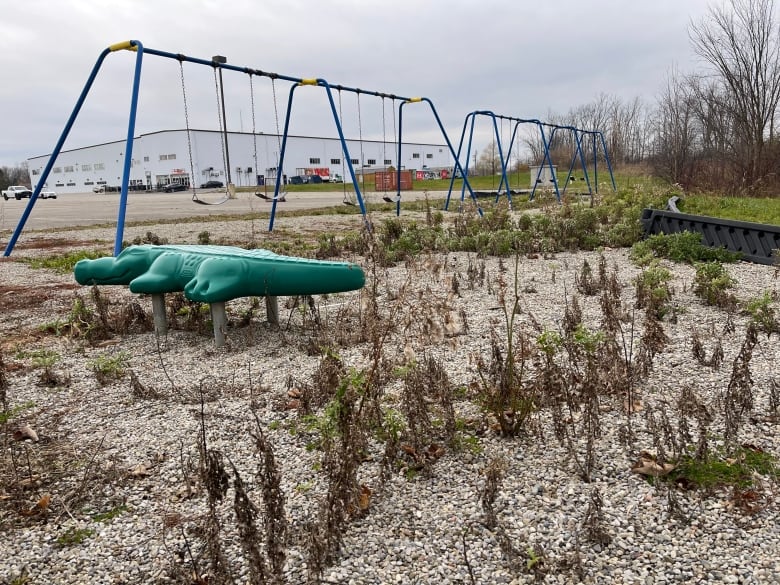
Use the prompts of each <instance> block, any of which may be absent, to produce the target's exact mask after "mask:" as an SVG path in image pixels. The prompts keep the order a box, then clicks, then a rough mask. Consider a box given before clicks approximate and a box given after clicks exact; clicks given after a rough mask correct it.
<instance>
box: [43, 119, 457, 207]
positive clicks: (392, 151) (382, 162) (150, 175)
mask: <svg viewBox="0 0 780 585" xmlns="http://www.w3.org/2000/svg"><path fill="white" fill-rule="evenodd" d="M224 136H225V135H224V134H223V133H221V132H219V131H215V130H190V140H189V144H188V140H187V131H186V130H161V131H159V132H151V133H149V134H142V135H140V136H138V137H137V138H135V139H134V140H133V160H132V164H131V168H130V177H129V185H130V188H131V189H133V190H149V191H154V190H158V189H162V188H164V187H165V186H166V185H168V184H170V183H181V184H184V185H188V186H189V185H192V184H194V185H195V186H198V187H199V186H200V185H202V184H204V183H206V182H207V181H211V180H216V181H220V182H222V183H225V184H227V183H228V181H227V175H228V173H227V169H226V167H225V158H226V157H225V154H226V153H225V150H226V149H225V148H224V144H225V141H224ZM280 142H281V140H280V137H279V136H277V135H276V134H256V135H253V134H251V133H244V132H228V133H227V154H228V157H229V160H230V179H231V181H232V182H233V183H234V184H235V185H236V186H238V187H241V186H251V185H260V184H263V183H264V182H266V183H271V182H273V181H274V180H275V178H276V175H277V172H276V165H277V163H278V158H279V150H280V148H279V146H280ZM125 144H126V142H125V141H124V140H118V141H116V142H108V143H105V144H97V145H94V146H87V147H84V148H77V149H73V150H67V151H62V152H61V153H60V155H59V156H58V157H57V161H56V163H55V166H54V167H53V168H52V171H51V173H50V174H49V176H48V178H47V180H46V184H45V185H44V187H45V188H46V189H48V190H52V191H56V192H58V193H83V192H90V191H93V190H95V189H96V188H99V187H103V188H105V189H106V190H113V189H118V187H119V186H120V185H121V181H122V172H123V167H124V150H125ZM347 146H348V148H349V152H350V158H351V159H352V164H353V166H354V169H355V172H356V173H360V172H366V173H368V172H373V171H375V170H385V169H386V168H387V167H391V166H392V167H394V168H398V166H399V164H398V161H396V158H397V156H398V153H397V144H396V143H393V142H382V141H372V140H362V141H359V140H347ZM190 150H191V151H192V156H191V157H190ZM361 152H362V159H363V160H362V161H361V160H360V157H361ZM49 157H50V155H45V156H38V157H34V158H31V159H29V160H28V165H29V172H30V182H31V184H32V186H33V187H35V186H36V185H37V184H38V180H39V178H40V177H41V174H42V173H43V170H44V168H45V167H46V164H47V163H48V161H49ZM343 158H344V157H343V152H342V147H341V142H340V141H339V140H338V139H337V138H318V137H309V136H288V138H287V145H286V149H285V157H284V168H283V169H282V174H283V175H284V177H285V178H289V177H292V176H294V175H299V174H304V173H302V172H300V171H301V170H303V169H312V168H319V169H323V168H327V169H329V170H330V175H331V177H333V176H334V175H341V176H342V177H344V178H345V180H346V181H347V182H349V180H350V179H349V169H348V167H347V166H346V165H345V164H344V163H345V161H344V160H343ZM453 164H454V163H453V158H452V156H451V155H450V152H449V149H448V148H447V146H446V145H444V144H421V143H404V145H403V148H402V160H401V161H400V167H401V169H406V170H415V171H420V170H424V169H445V168H446V169H449V168H452V166H453Z"/></svg>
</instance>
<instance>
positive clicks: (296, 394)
mask: <svg viewBox="0 0 780 585" xmlns="http://www.w3.org/2000/svg"><path fill="white" fill-rule="evenodd" d="M287 396H289V397H290V398H300V397H301V396H303V392H301V391H300V389H298V388H290V390H288V392H287Z"/></svg>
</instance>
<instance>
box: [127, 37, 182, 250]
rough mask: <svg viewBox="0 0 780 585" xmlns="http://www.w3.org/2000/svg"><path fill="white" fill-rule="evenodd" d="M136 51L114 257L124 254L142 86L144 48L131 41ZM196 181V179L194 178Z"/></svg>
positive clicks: (138, 43)
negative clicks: (128, 196) (131, 171)
mask: <svg viewBox="0 0 780 585" xmlns="http://www.w3.org/2000/svg"><path fill="white" fill-rule="evenodd" d="M131 42H132V44H133V47H134V48H135V51H136V53H137V54H136V58H135V73H134V76H133V93H132V97H131V98H130V117H129V120H128V122H127V141H126V143H125V163H124V168H123V170H122V190H121V194H120V197H119V210H118V212H117V219H116V236H115V237H114V256H119V254H120V253H121V252H122V238H123V236H124V230H125V215H126V211H127V187H128V183H129V180H130V167H131V166H132V163H133V135H134V134H135V117H136V112H137V110H138V89H139V87H140V85H141V63H142V61H143V56H144V47H143V45H142V44H141V43H140V42H138V41H131ZM193 179H194V177H193Z"/></svg>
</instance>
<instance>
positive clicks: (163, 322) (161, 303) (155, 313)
mask: <svg viewBox="0 0 780 585" xmlns="http://www.w3.org/2000/svg"><path fill="white" fill-rule="evenodd" d="M152 318H153V319H154V332H155V333H156V334H157V335H167V334H168V319H167V318H166V316H165V295H164V294H163V293H159V294H153V295H152Z"/></svg>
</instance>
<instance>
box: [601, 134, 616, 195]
mask: <svg viewBox="0 0 780 585" xmlns="http://www.w3.org/2000/svg"><path fill="white" fill-rule="evenodd" d="M598 134H599V136H601V147H602V148H603V149H604V160H606V161H607V169H608V170H609V177H610V179H612V190H613V191H617V185H616V184H615V175H614V174H613V173H612V163H611V162H610V160H609V153H608V152H607V141H606V140H604V134H603V133H602V132H599V133H598Z"/></svg>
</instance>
